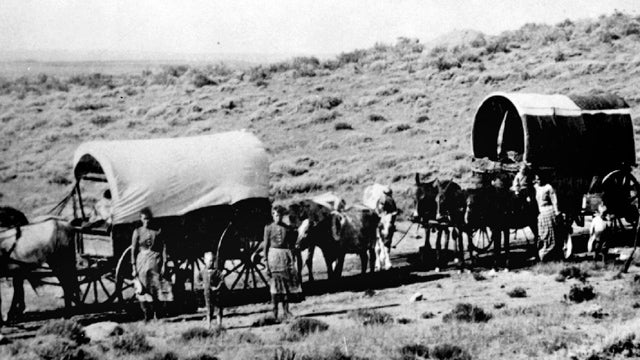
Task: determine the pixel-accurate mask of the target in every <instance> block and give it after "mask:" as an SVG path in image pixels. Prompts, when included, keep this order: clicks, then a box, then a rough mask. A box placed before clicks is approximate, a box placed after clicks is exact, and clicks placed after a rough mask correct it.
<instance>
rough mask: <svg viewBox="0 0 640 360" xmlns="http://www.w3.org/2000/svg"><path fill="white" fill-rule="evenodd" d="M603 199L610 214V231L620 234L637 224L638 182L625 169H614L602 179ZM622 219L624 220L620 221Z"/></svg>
mask: <svg viewBox="0 0 640 360" xmlns="http://www.w3.org/2000/svg"><path fill="white" fill-rule="evenodd" d="M602 189H603V192H604V193H603V201H604V203H605V204H606V205H607V208H608V210H609V212H610V213H611V214H613V220H612V224H613V226H612V233H614V234H620V233H622V232H623V231H625V230H627V229H628V226H631V228H632V229H633V230H635V229H636V227H637V226H638V206H639V205H640V203H639V199H638V197H639V196H640V184H639V183H638V181H637V180H636V178H635V177H633V175H631V173H629V172H628V171H626V170H615V171H613V172H611V173H609V174H608V175H607V176H605V177H604V179H602ZM622 220H624V222H623V221H622ZM625 222H626V225H625Z"/></svg>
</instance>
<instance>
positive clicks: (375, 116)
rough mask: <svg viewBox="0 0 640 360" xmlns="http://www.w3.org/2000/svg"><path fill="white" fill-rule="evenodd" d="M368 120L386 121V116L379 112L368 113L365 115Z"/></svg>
mask: <svg viewBox="0 0 640 360" xmlns="http://www.w3.org/2000/svg"><path fill="white" fill-rule="evenodd" d="M367 118H368V119H369V121H373V122H378V121H387V118H386V117H384V116H382V115H380V114H369V116H368V117H367Z"/></svg>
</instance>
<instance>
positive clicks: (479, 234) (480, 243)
mask: <svg viewBox="0 0 640 360" xmlns="http://www.w3.org/2000/svg"><path fill="white" fill-rule="evenodd" d="M492 234H493V232H492V231H491V228H490V227H489V226H480V227H478V228H473V229H471V230H470V231H469V233H468V236H469V248H470V250H474V251H476V252H478V253H483V252H487V251H489V249H490V248H491V246H492V245H493V239H492V238H491V236H492Z"/></svg>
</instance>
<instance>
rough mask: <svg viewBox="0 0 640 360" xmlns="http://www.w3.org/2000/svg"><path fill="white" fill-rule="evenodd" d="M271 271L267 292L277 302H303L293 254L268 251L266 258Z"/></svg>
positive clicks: (285, 251) (277, 250) (285, 250)
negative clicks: (268, 291)
mask: <svg viewBox="0 0 640 360" xmlns="http://www.w3.org/2000/svg"><path fill="white" fill-rule="evenodd" d="M267 261H268V262H269V268H270V269H271V279H270V281H269V282H270V284H269V290H270V292H271V297H272V299H273V300H274V301H277V302H289V303H297V302H301V301H302V300H304V295H303V294H302V286H300V282H299V278H298V271H297V270H296V266H295V261H294V259H293V253H292V252H291V250H288V249H274V248H271V249H269V254H268V257H267Z"/></svg>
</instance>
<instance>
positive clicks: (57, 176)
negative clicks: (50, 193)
mask: <svg viewBox="0 0 640 360" xmlns="http://www.w3.org/2000/svg"><path fill="white" fill-rule="evenodd" d="M48 183H49V184H55V185H61V186H67V185H70V184H71V180H69V178H68V177H67V175H66V173H62V172H58V171H54V172H53V173H52V174H50V175H49V180H48Z"/></svg>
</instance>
